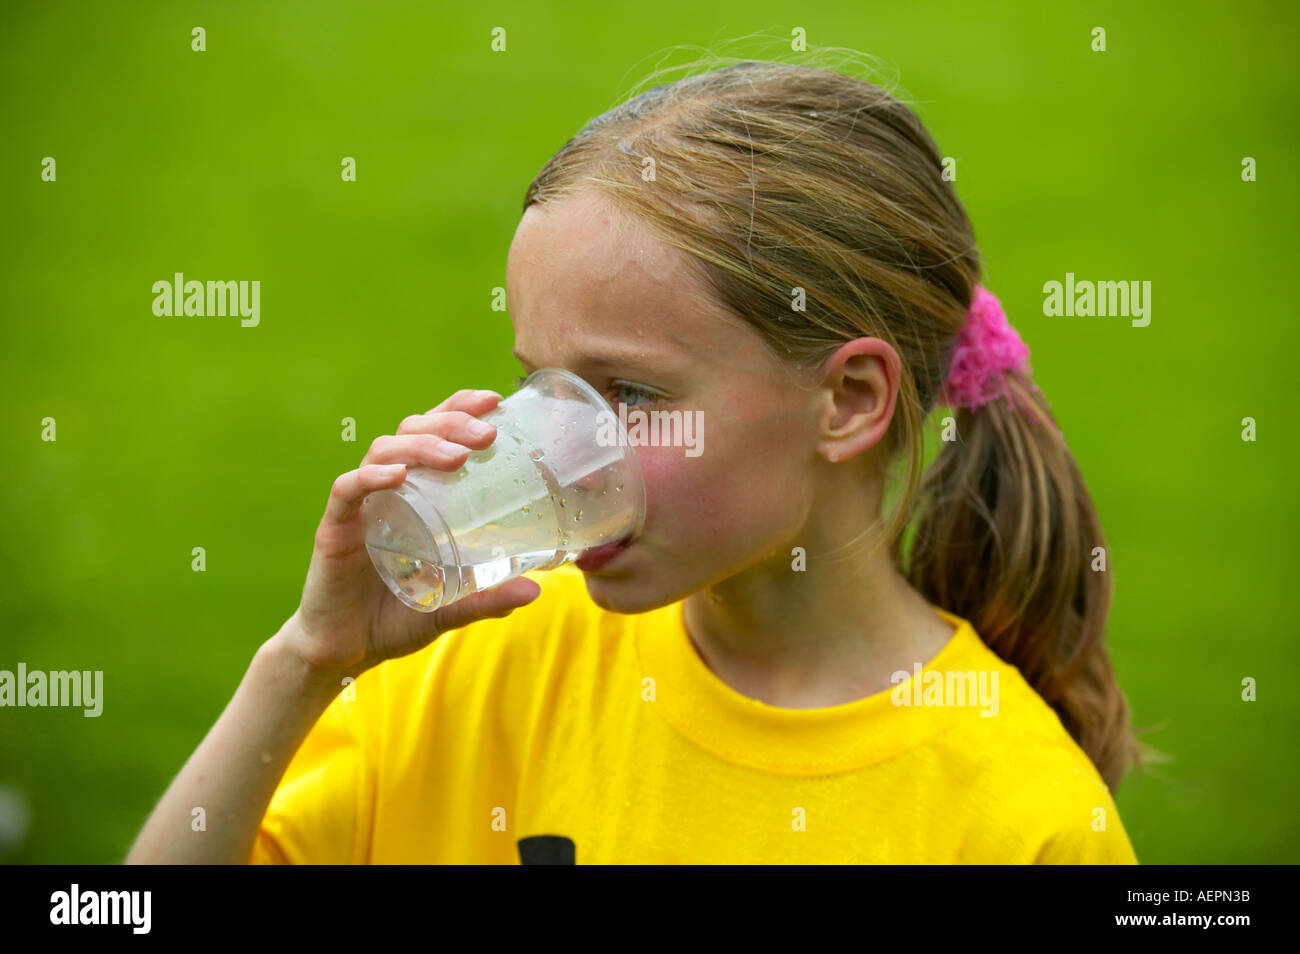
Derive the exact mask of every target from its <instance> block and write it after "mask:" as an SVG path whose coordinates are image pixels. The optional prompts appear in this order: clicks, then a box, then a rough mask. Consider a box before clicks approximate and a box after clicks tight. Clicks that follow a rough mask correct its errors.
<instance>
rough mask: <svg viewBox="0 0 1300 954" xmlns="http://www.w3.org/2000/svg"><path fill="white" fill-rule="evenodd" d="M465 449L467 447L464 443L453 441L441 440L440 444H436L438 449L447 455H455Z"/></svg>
mask: <svg viewBox="0 0 1300 954" xmlns="http://www.w3.org/2000/svg"><path fill="white" fill-rule="evenodd" d="M466 449H467V448H466V447H465V445H464V444H457V443H455V442H454V441H443V442H442V443H441V444H439V445H438V450H440V451H442V452H443V453H444V454H446V455H448V456H449V457H455V456H456V455H457V454H459V453H460V452H461V451H463V450H466Z"/></svg>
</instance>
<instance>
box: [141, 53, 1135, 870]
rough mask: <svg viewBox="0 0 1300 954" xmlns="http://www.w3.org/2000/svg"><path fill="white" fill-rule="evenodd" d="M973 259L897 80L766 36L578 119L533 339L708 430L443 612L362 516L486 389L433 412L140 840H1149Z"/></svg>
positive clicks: (449, 843)
mask: <svg viewBox="0 0 1300 954" xmlns="http://www.w3.org/2000/svg"><path fill="white" fill-rule="evenodd" d="M980 278H981V261H980V257H979V253H978V251H977V249H976V245H975V241H974V237H973V234H972V230H971V225H970V223H969V221H968V220H967V217H966V214H965V212H964V211H963V209H962V206H961V204H960V203H959V202H958V200H957V197H956V195H955V193H954V191H953V188H952V186H951V185H950V184H949V182H948V181H946V180H945V178H944V176H943V175H942V159H941V155H940V153H939V151H938V149H937V148H936V146H935V144H934V143H933V141H932V140H931V138H930V136H929V135H928V134H927V132H926V131H925V129H924V128H923V127H922V126H921V124H920V122H919V121H918V120H917V118H916V117H915V116H914V115H913V113H912V112H911V111H910V110H909V109H908V108H907V107H906V106H905V105H904V104H902V103H901V102H900V101H898V100H897V99H895V98H894V97H892V96H891V95H890V94H888V93H887V92H885V91H884V90H882V89H879V88H877V87H875V86H873V85H871V84H869V83H866V82H863V81H861V80H858V79H854V78H850V77H848V76H845V75H841V74H839V73H836V72H831V71H826V70H820V69H813V68H807V67H797V66H789V65H783V64H777V63H765V62H752V61H751V62H745V63H741V64H738V65H736V66H732V67H728V68H725V69H719V70H716V71H713V72H707V73H702V74H698V75H695V76H691V77H688V78H686V79H683V80H681V81H679V82H676V83H672V84H670V85H664V86H659V87H656V88H654V89H651V90H649V91H648V92H645V93H643V94H642V95H640V96H637V97H636V98H634V99H632V100H631V101H629V102H627V103H625V104H623V105H622V106H620V107H618V108H617V109H614V110H612V111H611V112H609V113H606V114H605V115H602V116H599V117H597V118H596V119H594V120H592V121H591V122H590V123H588V124H587V126H586V127H585V128H584V129H582V130H581V131H580V132H579V133H578V135H577V136H575V137H574V138H573V139H571V140H570V141H569V142H568V143H566V144H565V145H564V147H563V148H562V149H561V150H560V151H559V152H558V153H557V154H556V155H555V156H554V157H552V158H551V160H550V161H549V162H547V163H546V165H545V166H544V167H543V168H542V170H541V171H540V172H539V173H538V175H537V177H536V179H535V180H534V181H533V182H532V184H531V185H530V186H529V188H528V190H527V194H526V197H525V201H524V215H523V218H522V221H521V222H520V224H519V227H518V230H517V232H516V234H515V237H514V241H513V243H512V245H511V248H510V253H509V257H508V261H507V297H508V300H509V305H510V314H511V316H512V322H513V327H514V333H515V354H516V356H517V357H518V358H519V360H520V361H521V363H522V364H523V367H524V370H525V371H527V370H531V369H532V368H535V367H544V366H553V367H564V368H568V369H570V370H572V371H574V372H576V373H578V374H580V375H581V376H583V377H584V378H585V379H586V380H588V381H589V382H591V383H592V384H593V385H595V386H596V387H597V388H598V389H600V390H602V391H603V392H604V393H605V394H606V396H607V397H608V398H609V399H610V401H611V402H613V403H615V404H617V403H624V404H627V405H628V407H629V410H630V409H631V408H640V409H646V410H650V409H655V410H663V411H669V410H680V411H683V412H686V413H695V412H702V413H701V414H700V416H699V420H701V421H703V424H704V430H703V432H702V434H701V435H698V436H697V439H698V438H699V437H702V445H701V447H702V452H697V453H696V454H695V455H694V456H688V455H686V454H684V453H683V449H682V448H680V447H676V448H675V447H665V446H642V447H639V448H638V450H637V453H638V456H639V458H640V461H641V465H642V470H643V473H644V477H645V483H646V497H647V512H646V519H645V523H644V529H643V531H642V532H641V533H640V534H639V535H638V536H637V537H636V538H635V539H631V540H627V541H624V542H623V543H622V545H621V546H619V547H617V548H614V549H613V550H611V549H609V548H603V549H602V551H601V552H599V553H591V552H589V553H587V554H584V555H583V557H582V559H581V560H579V562H578V564H577V565H576V566H574V565H565V566H563V567H561V568H559V569H557V570H554V571H551V572H548V573H542V574H531V575H527V576H524V577H520V578H517V579H514V580H511V581H508V582H506V583H503V584H501V585H499V586H497V587H494V588H492V589H489V590H486V591H483V592H481V593H478V594H475V595H474V596H472V597H469V598H467V599H465V600H462V601H460V602H458V603H454V604H452V605H450V606H447V607H444V608H442V609H440V610H438V611H437V612H436V613H433V614H431V615H424V614H420V613H417V612H414V611H413V610H410V609H408V608H407V607H405V606H404V605H402V604H401V603H400V602H399V601H398V600H397V599H396V598H395V597H393V596H392V595H391V594H390V593H389V592H388V591H387V590H386V589H385V587H384V586H383V584H382V583H381V582H380V580H379V578H378V576H377V575H376V574H375V573H374V571H373V569H372V568H371V566H370V564H369V559H368V557H367V555H366V551H365V548H364V546H363V541H364V529H363V527H362V526H361V520H360V517H359V507H360V504H361V501H362V499H363V498H364V496H365V495H366V494H368V493H371V492H373V491H375V490H379V489H383V488H391V487H395V486H397V485H399V484H400V483H401V481H402V479H403V477H404V474H405V467H406V466H416V465H418V466H425V467H435V468H441V469H444V470H456V469H459V467H460V466H461V465H462V464H463V463H464V460H465V455H466V454H467V453H468V450H469V449H470V448H474V449H480V448H484V447H487V446H489V445H490V444H491V443H492V441H493V440H494V438H495V430H494V428H492V427H491V426H490V425H484V424H483V422H480V421H478V420H477V417H478V416H479V415H481V414H483V413H485V412H486V411H488V410H489V409H491V408H492V407H494V406H495V405H496V402H497V400H498V399H499V395H496V394H495V393H493V392H484V391H468V390H466V391H459V392H457V393H456V394H454V395H453V396H451V397H450V398H448V399H447V400H446V401H444V402H443V403H442V404H440V405H438V406H437V407H435V408H433V409H432V410H431V411H429V412H428V413H426V414H418V415H413V416H411V417H408V418H406V419H405V420H404V421H402V423H401V425H400V426H399V427H398V428H397V431H396V433H395V434H393V435H386V436H383V437H380V438H378V439H377V440H376V441H375V442H374V443H373V444H372V445H371V447H370V450H369V452H368V453H367V454H366V456H365V458H364V460H363V461H362V463H361V466H360V467H359V468H358V469H356V470H353V471H349V472H348V473H346V474H343V475H342V476H341V477H339V478H338V479H337V480H336V481H335V482H334V487H333V489H332V491H331V493H330V497H329V501H328V503H327V506H326V510H325V515H324V517H323V519H322V520H321V523H320V526H319V528H318V530H317V532H316V539H315V549H314V552H313V554H312V559H311V565H310V568H309V570H308V574H307V581H306V585H305V586H304V588H303V596H302V601H301V604H300V606H299V607H298V609H297V611H296V612H295V613H294V614H293V616H292V617H291V618H290V619H289V620H288V621H287V622H286V623H285V624H284V626H283V627H282V628H281V629H280V631H279V632H277V633H276V634H275V636H273V637H272V638H271V639H269V640H267V642H266V643H264V644H263V645H262V646H261V647H260V648H259V650H258V651H257V653H256V654H255V656H254V658H253V661H252V663H251V665H250V667H249V670H248V673H247V674H246V676H245V677H244V680H243V681H242V683H241V684H240V686H239V688H238V690H237V691H236V693H235V696H234V698H233V699H232V701H231V702H230V704H229V706H228V708H227V709H226V711H225V712H224V713H223V714H222V716H221V718H220V719H219V720H218V722H217V723H216V725H215V727H214V728H213V729H212V730H211V732H210V734H209V736H208V737H207V738H206V739H205V740H204V741H203V743H202V744H201V745H200V746H199V748H198V750H197V751H196V752H195V754H194V755H193V756H192V757H191V759H190V761H189V763H187V764H186V766H185V767H184V768H183V769H182V771H181V773H180V775H179V776H178V777H177V779H176V780H175V781H174V782H173V784H172V785H171V787H170V788H169V789H168V791H167V793H166V794H165V795H164V797H163V799H162V801H161V802H160V804H159V805H158V807H157V808H156V810H155V811H154V813H153V815H152V816H151V818H150V819H149V821H148V823H147V824H146V826H145V828H144V830H143V831H142V833H141V834H140V836H139V838H138V839H137V842H136V844H135V846H134V847H133V848H132V850H131V853H130V855H129V857H128V861H142V862H177V861H182V862H188V861H203V862H246V861H250V860H251V861H254V862H377V863H389V862H412V861H415V862H420V861H424V862H500V863H513V862H523V863H536V862H551V863H575V862H583V863H602V862H603V863H618V862H652V863H682V862H687V863H689V862H759V863H762V862H938V863H950V862H976V863H978V862H1010V863H1033V862H1066V863H1079V862H1101V863H1133V862H1135V861H1136V858H1135V857H1134V854H1133V850H1132V847H1131V846H1130V843H1129V840H1128V837H1127V835H1126V834H1125V831H1124V827H1123V825H1122V824H1121V821H1120V818H1119V816H1118V813H1117V811H1116V809H1115V804H1114V802H1113V800H1112V791H1113V789H1114V788H1115V787H1116V786H1117V785H1118V783H1119V781H1120V779H1121V777H1122V775H1123V774H1124V772H1125V770H1126V769H1128V768H1129V767H1130V766H1131V765H1133V764H1134V763H1135V761H1136V757H1137V754H1138V743H1137V742H1136V740H1135V738H1134V737H1133V735H1132V732H1131V729H1130V726H1129V718H1128V709H1127V705H1126V702H1125V699H1124V696H1123V694H1122V692H1121V691H1120V688H1119V686H1118V685H1117V684H1116V680H1115V677H1114V674H1113V672H1112V670H1111V666H1110V662H1109V660H1108V657H1107V653H1106V649H1105V646H1104V644H1103V635H1104V631H1105V625H1106V616H1107V613H1108V611H1109V604H1110V592H1111V581H1110V577H1109V574H1108V572H1106V571H1105V570H1104V569H1100V570H1095V569H1094V568H1093V566H1094V563H1093V561H1094V554H1095V552H1096V548H1098V547H1104V546H1105V541H1104V538H1103V536H1102V531H1101V527H1100V524H1099V522H1098V519H1097V516H1096V514H1095V513H1094V511H1093V508H1092V503H1091V501H1090V498H1089V495H1088V492H1087V489H1086V488H1085V486H1084V483H1083V480H1082V478H1081V477H1080V475H1079V471H1078V469H1077V467H1076V466H1075V463H1074V461H1073V459H1072V458H1071V456H1070V453H1069V451H1068V450H1067V448H1066V444H1065V440H1064V438H1063V437H1062V435H1061V434H1060V432H1059V431H1058V430H1057V428H1056V425H1055V423H1054V420H1053V418H1052V415H1051V413H1050V412H1049V410H1048V407H1047V405H1046V403H1045V402H1044V400H1043V397H1042V395H1041V394H1040V393H1039V391H1038V389H1037V388H1036V387H1035V386H1034V384H1033V382H1032V379H1031V376H1030V371H1029V367H1028V364H1027V356H1028V349H1027V348H1025V346H1024V345H1023V343H1022V342H1021V341H1020V339H1019V337H1018V336H1017V335H1016V333H1015V331H1014V330H1013V329H1012V328H1011V327H1010V326H1009V325H1008V324H1007V321H1006V317H1005V315H1003V313H1002V311H1001V309H1000V307H999V305H998V302H997V299H996V298H995V297H994V296H993V295H992V294H990V293H989V292H988V291H986V290H984V289H983V288H982V287H980ZM936 407H940V408H943V409H950V410H943V411H942V413H943V414H944V415H946V416H950V417H951V418H952V421H951V422H950V423H949V425H948V427H947V428H946V430H947V432H948V433H946V434H945V435H944V436H945V440H944V441H943V442H942V443H941V448H940V449H939V451H938V453H937V457H936V458H935V460H934V461H933V463H932V464H931V465H930V467H929V468H928V469H925V470H924V473H923V469H924V467H923V464H924V452H925V446H924V440H923V437H924V433H925V426H926V422H927V420H928V419H929V417H930V414H931V411H932V410H934V409H935V408H936ZM954 425H955V426H954ZM895 464H897V465H898V466H897V467H895V466H894V465H895ZM891 498H892V506H888V507H887V506H886V504H887V502H889V501H890V499H891ZM908 527H910V533H904V532H903V531H904V529H905V528H908ZM534 577H537V578H536V579H535V578H534ZM435 640H436V641H435ZM431 642H432V645H431V646H429V644H430V643H431ZM426 646H427V647H428V648H427V649H425V647H426ZM381 663H382V665H381ZM197 806H203V807H205V808H206V819H207V823H206V829H205V830H203V831H198V832H196V831H194V830H192V818H193V817H194V809H195V807H197Z"/></svg>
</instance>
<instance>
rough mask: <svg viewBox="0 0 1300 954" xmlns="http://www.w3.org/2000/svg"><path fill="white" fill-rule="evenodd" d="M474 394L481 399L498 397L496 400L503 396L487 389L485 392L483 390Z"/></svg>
mask: <svg viewBox="0 0 1300 954" xmlns="http://www.w3.org/2000/svg"><path fill="white" fill-rule="evenodd" d="M474 394H475V395H476V396H478V397H481V398H485V397H488V396H491V397H496V398H499V397H501V395H500V394H497V392H496V391H490V390H486V389H485V390H482V391H475V392H474Z"/></svg>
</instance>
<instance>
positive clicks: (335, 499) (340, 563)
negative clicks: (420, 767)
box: [126, 389, 541, 864]
mask: <svg viewBox="0 0 1300 954" xmlns="http://www.w3.org/2000/svg"><path fill="white" fill-rule="evenodd" d="M500 399H501V396H500V395H499V394H496V393H495V392H490V391H471V390H468V389H466V390H462V391H457V392H456V393H455V394H453V395H452V396H451V397H449V398H447V400H445V401H443V402H442V403H441V404H439V405H438V406H437V407H435V408H433V409H432V410H430V411H429V412H427V413H425V414H413V415H411V416H410V417H408V418H406V419H405V420H403V421H402V423H401V425H400V426H399V427H398V429H397V434H395V435H384V436H382V437H379V438H376V439H375V442H374V443H373V444H372V445H371V446H370V451H369V452H368V453H367V454H366V456H365V459H364V460H363V461H362V462H361V466H360V467H358V468H357V469H356V470H351V471H348V472H347V473H346V474H342V475H340V476H339V477H338V479H337V480H335V481H334V486H333V487H332V488H331V489H330V495H329V499H328V501H327V502H326V505H325V515H324V516H323V517H322V518H321V521H320V525H319V526H318V527H317V528H316V540H315V545H314V547H313V549H312V554H311V565H310V566H309V567H308V568H307V582H306V583H305V584H304V586H303V591H302V601H301V602H300V603H299V604H298V609H297V611H296V612H295V613H294V614H293V616H291V617H290V618H289V620H288V621H287V622H286V623H285V624H284V625H283V626H281V627H280V630H279V632H277V633H276V634H275V635H274V636H272V637H271V638H270V639H268V640H267V641H266V642H265V643H263V644H262V645H261V647H259V648H258V650H257V652H256V653H255V654H254V655H253V661H252V663H251V664H250V665H249V667H248V672H246V673H245V674H244V679H243V681H242V682H240V684H239V688H238V689H236V690H235V695H234V698H232V699H231V700H230V704H229V705H227V706H226V709H225V711H224V712H222V713H221V717H220V718H219V719H218V720H217V723H216V725H214V726H213V727H212V729H211V731H209V732H208V734H207V737H206V738H204V740H203V742H202V744H200V745H199V747H198V749H197V750H196V751H195V752H194V754H193V755H192V756H190V759H189V761H188V762H186V763H185V766H184V767H183V768H182V769H181V771H180V774H179V775H177V776H176V778H175V780H174V781H173V782H172V784H171V785H170V786H169V787H168V789H167V791H166V792H165V793H164V794H163V797H162V800H161V801H160V802H159V803H158V806H157V807H156V808H155V809H154V811H153V814H152V815H150V816H149V820H148V821H147V822H146V823H145V826H144V829H143V830H142V831H141V832H140V835H139V836H138V837H137V838H136V841H135V844H134V845H132V846H131V850H130V852H128V854H127V857H126V862H127V863H128V864H133V863H146V864H148V863H173V864H174V863H209V864H211V863H218V864H222V863H224V864H246V863H248V862H249V861H250V860H251V859H252V853H253V846H254V844H255V843H256V841H257V833H258V831H259V829H260V828H261V822H262V818H263V816H264V815H265V813H266V808H267V806H268V805H269V804H270V801H271V797H272V795H274V793H275V788H276V785H278V784H279V781H280V779H281V777H282V776H283V775H284V772H285V770H286V769H287V768H288V767H289V762H290V761H292V759H293V756H294V754H295V753H296V752H297V751H298V747H299V746H301V745H302V743H303V740H304V739H305V738H306V737H307V734H308V733H309V732H310V731H311V728H312V726H314V725H315V724H316V721H317V720H318V719H319V718H320V717H321V713H323V712H324V711H325V709H326V708H327V707H328V706H329V704H330V701H331V700H332V699H333V698H334V697H335V695H337V694H338V692H339V690H340V689H341V688H342V686H343V679H344V677H345V676H348V675H350V676H353V677H358V676H360V675H361V673H363V672H365V671H366V670H367V669H370V668H371V667H373V666H377V665H379V663H381V662H383V661H384V660H385V659H393V658H396V657H398V656H405V655H407V654H408V653H413V652H415V651H416V650H419V649H422V648H424V647H425V646H427V645H428V644H429V643H431V642H432V641H433V640H434V639H436V638H437V637H438V635H439V634H440V633H445V632H447V631H448V630H451V629H456V628H458V627H461V626H465V625H467V624H468V623H471V622H474V621H475V620H479V619H483V618H485V617H488V616H497V617H501V616H506V615H508V614H509V613H511V612H512V611H513V610H516V609H518V608H519V607H520V606H523V605H524V604H526V603H530V602H532V600H533V599H534V598H536V597H537V595H538V594H539V593H540V592H541V588H540V587H539V586H538V585H537V584H536V583H535V582H533V581H532V580H529V579H527V578H524V577H516V578H512V579H509V580H506V581H505V582H504V583H499V584H497V585H496V586H492V587H489V588H487V589H485V590H480V591H479V592H477V593H474V594H472V595H470V596H467V597H465V598H464V599H461V600H457V601H456V602H454V603H451V604H448V605H447V606H443V607H440V608H439V609H437V610H436V611H435V612H433V613H419V612H416V611H415V610H413V609H411V608H410V607H408V606H405V605H404V604H403V603H402V602H401V601H400V600H398V598H397V597H396V596H394V595H393V594H392V593H390V592H389V591H388V588H387V587H386V586H385V585H384V582H383V581H382V580H381V579H380V578H379V574H378V573H376V572H375V570H374V568H373V567H372V566H371V565H370V557H369V556H368V555H367V553H366V546H365V536H366V534H365V527H364V526H363V525H362V517H361V502H362V500H363V498H364V497H365V496H366V494H369V493H373V492H374V491H377V490H385V489H391V488H393V487H396V486H398V485H399V484H401V482H402V480H403V479H404V478H405V476H406V467H407V466H408V465H414V466H423V467H432V468H435V469H438V470H446V471H455V470H458V469H460V467H461V466H462V465H463V464H464V463H465V459H466V457H467V455H468V454H469V448H470V447H475V448H478V449H482V448H485V447H488V446H489V445H490V444H491V443H492V442H493V441H494V440H495V439H496V429H495V427H492V426H491V425H489V427H488V432H487V433H486V434H476V433H475V432H474V431H473V430H471V429H470V427H469V426H470V425H471V424H473V423H475V422H476V415H478V414H484V413H486V412H487V411H489V410H491V409H492V408H494V407H495V406H496V405H497V402H498V401H499V400H500ZM198 808H202V809H203V810H204V815H205V816H206V819H205V823H204V827H205V829H206V830H203V831H194V830H193V828H192V827H191V823H192V821H193V819H194V818H195V817H196V814H197V813H196V812H195V809H198Z"/></svg>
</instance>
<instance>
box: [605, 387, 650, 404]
mask: <svg viewBox="0 0 1300 954" xmlns="http://www.w3.org/2000/svg"><path fill="white" fill-rule="evenodd" d="M610 391H611V392H613V393H614V394H615V395H631V396H632V397H633V398H644V399H645V400H643V401H637V400H631V401H616V402H615V403H616V404H626V405H627V406H628V407H635V406H636V405H638V404H653V403H654V402H655V401H657V400H659V395H658V394H656V393H655V392H653V391H647V390H645V388H639V387H637V386H636V385H635V384H626V383H624V382H621V381H615V382H614V383H613V384H612V385H610Z"/></svg>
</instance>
